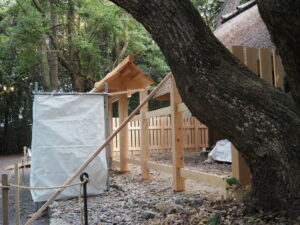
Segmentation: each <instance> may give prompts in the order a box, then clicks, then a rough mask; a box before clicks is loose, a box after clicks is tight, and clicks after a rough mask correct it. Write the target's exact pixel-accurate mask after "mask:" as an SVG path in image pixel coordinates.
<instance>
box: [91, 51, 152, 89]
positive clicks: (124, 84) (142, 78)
mask: <svg viewBox="0 0 300 225" xmlns="http://www.w3.org/2000/svg"><path fill="white" fill-rule="evenodd" d="M133 62H134V56H133V55H128V56H127V57H126V58H125V59H124V60H123V61H122V62H121V63H120V64H119V65H118V66H117V67H116V68H115V69H113V70H112V71H111V72H110V73H108V74H107V75H106V76H105V77H104V78H103V79H102V80H101V81H99V82H96V83H95V85H94V88H93V90H91V92H93V93H95V92H103V91H104V85H105V83H107V84H108V92H109V93H111V92H119V91H127V90H133V89H143V88H147V87H149V86H150V85H151V84H153V83H154V81H153V80H152V79H151V78H150V77H148V76H147V75H145V74H144V72H143V71H142V70H141V69H140V68H139V67H138V66H136V65H135V64H134V63H133Z"/></svg>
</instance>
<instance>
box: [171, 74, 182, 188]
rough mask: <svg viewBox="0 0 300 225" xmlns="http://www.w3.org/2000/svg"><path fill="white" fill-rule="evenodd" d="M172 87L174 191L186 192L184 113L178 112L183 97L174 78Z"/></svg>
mask: <svg viewBox="0 0 300 225" xmlns="http://www.w3.org/2000/svg"><path fill="white" fill-rule="evenodd" d="M171 79H172V85H171V93H170V94H171V119H172V122H171V126H172V131H171V132H172V160H173V190H174V191H184V190H185V181H184V178H183V177H182V176H181V174H180V169H181V168H184V146H183V145H184V143H183V135H182V134H183V132H182V128H183V127H182V121H183V118H182V112H178V110H177V105H178V104H180V103H181V97H180V95H179V93H178V90H177V88H176V83H175V80H174V77H173V76H172V78H171Z"/></svg>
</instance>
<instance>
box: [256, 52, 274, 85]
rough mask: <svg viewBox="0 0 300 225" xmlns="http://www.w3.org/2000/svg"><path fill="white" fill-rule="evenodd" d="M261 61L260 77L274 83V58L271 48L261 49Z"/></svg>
mask: <svg viewBox="0 0 300 225" xmlns="http://www.w3.org/2000/svg"><path fill="white" fill-rule="evenodd" d="M259 62H260V63H259V71H260V77H261V78H262V79H263V80H264V81H266V82H267V83H269V84H271V85H273V74H272V58H271V51H270V49H268V48H260V49H259Z"/></svg>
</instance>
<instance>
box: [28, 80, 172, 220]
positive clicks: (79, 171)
mask: <svg viewBox="0 0 300 225" xmlns="http://www.w3.org/2000/svg"><path fill="white" fill-rule="evenodd" d="M170 77H171V74H168V75H167V76H166V77H165V78H164V79H163V80H162V81H161V82H160V83H159V84H158V85H157V86H156V87H155V88H154V89H153V91H152V92H151V93H150V94H149V95H148V96H147V98H145V99H144V101H143V102H142V103H141V104H140V105H139V106H138V107H137V108H136V109H135V110H134V111H133V112H132V113H131V114H130V115H129V116H128V117H127V119H125V120H124V121H123V122H122V124H121V125H120V126H119V127H118V128H117V129H116V130H115V131H114V132H113V133H112V134H111V135H110V136H109V137H108V138H107V139H106V140H105V141H104V143H103V144H101V145H100V146H99V148H98V149H97V150H96V151H95V152H94V153H93V154H92V155H91V156H90V157H89V158H88V159H87V160H86V161H85V162H84V163H83V164H82V165H81V167H80V168H78V169H77V170H76V171H75V172H74V174H73V175H72V176H71V177H70V178H69V179H68V180H67V181H66V182H65V183H64V184H63V186H65V185H69V184H70V183H72V182H73V181H74V180H75V179H76V177H78V176H79V175H80V173H81V172H82V171H83V170H84V169H85V168H86V167H87V166H88V165H89V164H90V163H91V162H92V161H93V160H94V158H95V157H96V156H97V155H98V154H99V153H100V152H101V151H102V150H103V149H104V148H105V146H106V145H108V144H109V143H110V141H111V140H112V139H113V138H114V137H115V136H116V135H117V134H118V133H119V131H120V130H121V129H122V128H123V127H124V126H125V125H126V124H127V123H128V122H129V121H130V120H131V119H132V117H133V116H134V115H135V114H136V113H137V112H138V111H139V110H140V109H141V108H142V107H143V106H144V105H145V104H146V103H147V102H148V101H149V100H150V99H151V98H152V97H153V96H154V94H155V93H156V92H157V91H158V90H159V89H160V88H161V86H162V85H163V84H164V83H165V82H166V81H167V80H169V78H170ZM64 189H65V188H60V189H59V190H57V191H56V192H55V193H54V194H52V195H51V197H50V198H49V199H48V201H47V202H46V203H45V204H44V205H42V207H41V208H40V209H39V210H38V211H37V212H36V213H35V214H34V215H33V216H32V217H31V218H30V219H29V220H28V221H27V222H26V223H25V225H31V224H32V223H33V222H34V221H35V220H36V219H37V218H38V217H39V216H40V215H41V213H42V212H43V211H44V210H45V209H46V208H47V207H48V206H49V205H50V203H51V202H53V201H54V200H55V199H56V197H57V196H58V195H59V194H60V193H62V192H63V191H64Z"/></svg>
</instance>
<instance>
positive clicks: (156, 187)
mask: <svg viewBox="0 0 300 225" xmlns="http://www.w3.org/2000/svg"><path fill="white" fill-rule="evenodd" d="M151 176H152V179H150V180H149V181H141V179H140V173H139V170H138V168H137V167H135V166H133V167H132V169H131V172H130V173H126V174H119V173H118V172H116V171H113V172H112V176H111V188H110V191H109V192H106V193H103V194H101V195H99V196H93V197H89V198H88V209H89V224H96V225H98V224H101V225H112V224H116V225H117V224H118V225H119V224H120V225H125V224H132V225H140V224H155V223H157V222H159V221H162V220H163V219H164V217H165V216H164V213H160V212H158V210H159V211H165V213H169V212H176V211H180V210H184V211H185V210H189V209H188V208H185V207H184V206H182V205H180V204H188V205H192V206H193V207H196V206H199V205H202V204H204V202H207V201H208V198H209V197H213V198H215V197H216V196H221V190H219V189H214V188H212V187H209V186H202V187H201V188H199V183H197V182H187V186H188V191H186V192H177V193H174V192H173V191H172V183H171V182H172V179H171V176H169V175H165V174H163V173H159V172H152V173H151ZM204 196H205V197H204ZM50 208H51V212H52V214H51V219H50V222H51V223H50V224H51V225H57V224H80V205H79V203H78V199H72V200H68V201H56V202H55V203H53V204H52V205H51V207H50Z"/></svg>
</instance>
